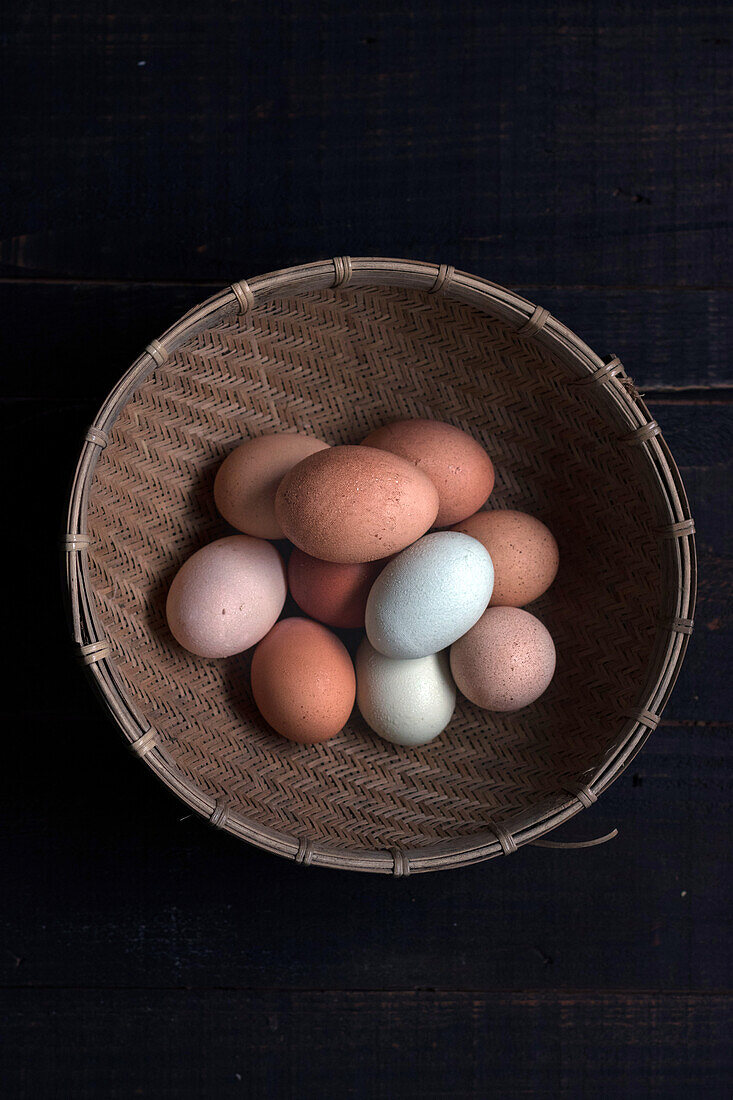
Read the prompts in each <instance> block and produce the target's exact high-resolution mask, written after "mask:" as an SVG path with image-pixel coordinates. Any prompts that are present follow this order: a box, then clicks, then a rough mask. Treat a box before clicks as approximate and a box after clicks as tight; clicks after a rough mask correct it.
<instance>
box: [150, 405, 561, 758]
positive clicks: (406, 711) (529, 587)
mask: <svg viewBox="0 0 733 1100" xmlns="http://www.w3.org/2000/svg"><path fill="white" fill-rule="evenodd" d="M493 486H494V467H493V464H492V462H491V459H490V458H489V456H488V455H487V454H486V452H485V451H484V449H483V448H482V447H481V446H480V445H479V444H478V443H477V442H476V440H474V439H473V438H472V437H471V436H469V435H467V434H466V433H465V432H463V431H461V430H460V429H458V428H455V427H453V426H452V425H449V424H444V423H441V422H439V421H429V420H401V421H397V422H396V423H393V424H388V425H385V426H384V427H381V428H378V429H376V430H375V431H373V432H371V433H370V434H369V435H368V436H367V437H366V439H365V440H364V441H363V443H362V444H360V445H358V446H336V447H330V446H329V445H328V444H327V443H324V442H323V441H322V440H319V439H314V438H311V437H310V436H305V435H299V434H295V433H282V434H271V435H261V436H258V437H256V438H253V439H248V440H246V441H245V442H243V443H241V444H240V445H239V446H238V447H236V449H235V450H234V451H232V452H231V454H229V455H228V457H227V458H226V459H225V460H224V462H223V463H222V465H221V466H220V468H219V470H218V472H217V475H216V480H215V483H214V499H215V502H216V506H217V508H218V510H219V512H220V513H221V515H222V516H223V518H224V519H225V520H226V521H227V522H228V523H229V524H231V526H232V527H234V528H235V529H236V530H237V531H239V532H241V533H240V534H234V535H229V536H227V537H225V538H221V539H218V540H217V541H215V542H212V543H210V544H209V545H208V546H204V547H203V548H202V549H200V550H198V551H197V552H196V553H195V554H193V555H192V556H191V557H190V558H189V559H188V560H187V561H186V562H184V564H183V565H182V566H181V568H180V570H179V571H178V573H177V574H176V576H175V578H174V580H173V583H172V585H171V587H170V590H169V593H168V600H167V605H166V614H167V618H168V625H169V627H170V630H171V632H172V634H173V636H174V637H175V639H176V640H177V641H178V642H179V644H180V645H182V646H183V647H184V648H186V649H187V650H189V651H190V652H192V653H195V654H197V655H199V656H201V657H207V658H221V657H231V656H233V655H234V654H238V653H242V652H244V651H245V650H248V649H250V648H251V647H252V646H256V648H255V650H254V654H253V656H252V662H251V672H250V675H251V686H252V695H253V697H254V700H255V703H256V704H257V706H258V708H259V710H260V712H261V714H262V716H263V718H264V719H265V720H266V721H267V722H268V723H269V725H270V726H271V727H272V728H273V729H274V730H276V731H277V732H278V733H279V734H282V736H284V737H286V738H288V739H289V740H291V741H296V742H299V743H301V744H316V743H318V742H322V741H326V740H328V739H329V738H331V737H334V736H335V735H336V734H337V733H338V732H339V731H340V730H341V729H342V728H343V727H344V725H345V724H346V722H347V721H348V719H349V716H350V714H351V711H352V709H353V706H354V702H356V704H357V706H358V708H359V711H360V712H361V715H362V717H363V718H364V720H365V721H366V722H367V724H368V725H369V726H370V727H371V728H372V729H373V730H374V731H375V732H376V733H377V734H379V736H380V737H383V738H384V739H385V740H387V741H391V742H393V743H394V744H397V745H423V744H426V743H427V742H429V741H432V740H433V739H434V738H436V737H437V736H438V735H439V734H440V733H441V732H442V731H443V730H444V729H445V728H446V726H447V725H448V723H449V722H450V720H451V717H452V715H453V711H454V709H455V705H456V688H458V689H459V690H460V691H461V692H462V693H463V695H465V696H466V698H467V699H469V700H471V702H473V703H474V704H476V705H477V706H479V707H484V708H486V709H487V710H492V711H514V710H518V709H520V708H521V707H524V706H527V705H528V704H529V703H531V702H533V701H534V700H535V699H537V698H538V697H539V696H540V695H541V694H542V693H543V692H544V691H545V690H546V688H547V687H548V685H549V683H550V681H551V679H552V676H553V673H554V671H555V647H554V645H553V642H552V638H551V636H550V634H549V632H548V631H547V629H546V627H545V626H544V625H543V624H542V623H541V622H540V621H539V619H537V618H535V616H534V615H531V614H530V613H529V612H528V611H525V610H523V607H524V605H526V604H528V603H531V602H532V601H533V600H535V599H537V598H538V596H540V595H542V593H543V592H545V591H546V589H547V588H548V587H549V586H550V584H552V581H553V580H554V578H555V574H556V572H557V567H558V551H557V544H556V542H555V539H554V538H553V536H552V534H551V533H550V531H549V530H548V529H547V527H545V525H544V524H543V523H541V522H540V521H539V520H538V519H536V518H535V517H533V516H530V515H526V514H524V513H522V512H516V511H506V510H494V511H491V510H482V509H483V506H484V505H485V504H486V501H487V500H488V498H489V496H490V494H491V491H492V489H493ZM436 528H437V529H436ZM282 539H287V540H289V542H290V543H291V544H292V549H291V553H290V557H289V559H288V563H287V566H286V564H285V561H284V558H283V556H282V555H281V553H280V550H279V549H278V548H277V547H276V546H274V545H273V543H272V541H268V540H275V541H279V540H282ZM288 590H289V591H290V594H291V596H292V598H293V599H294V601H295V603H296V604H297V605H298V607H299V608H300V609H301V610H302V611H303V612H304V614H305V616H308V618H306V617H290V618H284V619H279V616H280V614H281V613H282V610H283V607H284V605H285V600H286V597H287V594H288ZM354 629H363V630H365V636H364V637H363V638H362V639H361V641H360V644H359V645H358V649H357V650H356V659H355V661H354V662H352V659H351V656H350V654H349V651H348V649H347V648H346V646H345V645H344V642H343V640H342V639H341V638H340V637H339V636H338V634H336V633H335V632H334V631H335V630H347V631H348V630H352V631H353V630H354ZM352 637H353V636H352Z"/></svg>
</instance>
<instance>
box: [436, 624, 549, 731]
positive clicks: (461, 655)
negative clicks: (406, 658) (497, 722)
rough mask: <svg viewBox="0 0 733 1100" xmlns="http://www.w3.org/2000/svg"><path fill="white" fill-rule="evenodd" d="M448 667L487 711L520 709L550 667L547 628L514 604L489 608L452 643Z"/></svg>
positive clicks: (535, 695) (545, 680) (544, 684)
mask: <svg viewBox="0 0 733 1100" xmlns="http://www.w3.org/2000/svg"><path fill="white" fill-rule="evenodd" d="M450 666H451V672H452V673H453V679H454V680H455V682H456V685H457V687H458V690H459V691H461V692H463V694H464V695H465V696H466V698H467V699H470V700H471V702H472V703H475V704H476V706H479V707H484V708H485V709H486V710H496V711H513V710H520V709H521V707H526V706H528V705H529V704H530V703H533V702H534V701H535V699H539V697H540V695H542V693H543V692H544V691H546V690H547V688H548V686H549V684H550V681H551V680H552V677H553V675H554V672H555V645H554V643H553V641H552V638H551V637H550V632H549V631H548V630H547V628H546V627H545V626H544V625H543V624H542V623H541V622H540V621H539V619H536V618H535V617H534V615H530V613H529V611H522V609H521V608H519V607H489V608H487V609H486V611H484V613H483V615H482V616H481V618H480V619H479V621H478V622H477V623H476V625H475V626H472V627H471V629H470V630H469V631H468V633H467V634H464V635H463V637H462V638H459V639H458V641H457V642H454V643H453V645H452V646H451V651H450Z"/></svg>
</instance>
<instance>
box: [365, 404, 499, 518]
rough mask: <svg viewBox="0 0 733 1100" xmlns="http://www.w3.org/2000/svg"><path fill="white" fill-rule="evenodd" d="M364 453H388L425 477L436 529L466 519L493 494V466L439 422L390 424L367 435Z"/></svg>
mask: <svg viewBox="0 0 733 1100" xmlns="http://www.w3.org/2000/svg"><path fill="white" fill-rule="evenodd" d="M364 444H366V445H367V446H369V447H381V448H382V450H385V451H392V453H393V454H396V455H400V456H401V457H402V458H405V459H407V460H408V461H409V462H412V463H414V464H415V466H417V468H418V469H419V470H422V471H423V472H424V473H426V474H427V475H428V477H429V478H430V480H431V481H432V482H433V484H434V485H435V487H436V489H437V490H438V496H439V498H440V504H439V507H438V514H437V516H436V517H435V526H436V527H449V526H450V525H451V524H453V523H456V522H457V521H458V520H461V519H464V518H465V517H466V516H470V515H471V514H472V513H473V512H475V511H476V510H477V509H478V508H480V507H481V506H482V505H483V504H484V503H485V502H486V500H487V499H488V497H489V495H490V493H491V490H492V489H493V488H494V464H493V462H492V461H491V459H490V458H489V456H488V455H487V453H486V451H485V450H484V449H483V447H482V446H481V444H480V443H478V442H477V441H476V440H475V439H474V438H473V436H470V435H468V434H467V432H464V431H461V429H460V428H456V427H454V426H453V425H452V424H444V423H442V422H441V421H440V420H395V421H394V422H393V423H392V424H385V425H384V427H382V428H377V429H376V430H375V431H373V432H370V433H369V435H368V436H367V437H366V439H365V440H364Z"/></svg>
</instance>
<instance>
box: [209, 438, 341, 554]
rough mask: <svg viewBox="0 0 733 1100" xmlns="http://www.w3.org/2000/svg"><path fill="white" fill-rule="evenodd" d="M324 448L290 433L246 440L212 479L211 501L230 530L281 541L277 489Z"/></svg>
mask: <svg viewBox="0 0 733 1100" xmlns="http://www.w3.org/2000/svg"><path fill="white" fill-rule="evenodd" d="M327 447H328V443H324V442H323V440H322V439H314V438H313V437H311V436H308V435H297V434H296V433H294V432H281V433H278V434H274V433H273V434H269V435H258V436H255V438H254V439H246V440H245V441H244V443H240V444H239V446H238V447H235V448H234V450H233V451H232V452H231V453H230V454H228V455H227V457H226V458H225V459H224V461H223V462H222V464H221V466H220V467H219V469H218V471H217V474H216V478H215V479H214V501H215V503H216V507H217V508H218V509H219V512H220V513H221V515H222V516H223V517H224V519H225V520H226V521H227V523H231V525H232V527H236V528H237V530H238V531H244V533H245V534H246V535H256V536H257V537H258V538H262V539H281V538H283V537H284V536H283V532H282V528H281V527H280V524H279V523H278V520H277V516H276V515H275V494H276V493H277V487H278V485H279V484H280V482H281V481H282V479H283V478H284V477H285V474H286V473H287V472H288V470H291V469H292V468H293V466H295V465H296V464H297V463H298V462H301V461H302V460H303V459H304V458H307V456H308V455H311V454H315V452H316V451H323V450H325V449H326V448H327Z"/></svg>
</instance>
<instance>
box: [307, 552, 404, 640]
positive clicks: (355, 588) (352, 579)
mask: <svg viewBox="0 0 733 1100" xmlns="http://www.w3.org/2000/svg"><path fill="white" fill-rule="evenodd" d="M385 565H386V561H376V562H375V561H367V562H352V563H350V564H343V563H339V562H335V561H321V559H320V558H312V557H311V556H310V554H306V553H304V551H302V550H299V549H298V547H297V546H296V547H295V548H294V549H293V552H292V554H291V555H290V561H289V562H288V587H289V588H290V594H291V596H292V597H293V599H294V600H295V602H296V603H297V605H298V607H300V608H301V609H302V610H303V611H305V613H306V615H310V616H311V617H312V618H314V619H318V621H319V622H322V623H328V625H329V626H339V627H343V628H345V629H349V628H355V627H360V626H362V627H363V626H364V612H365V610H366V602H367V596H368V595H369V590H370V588H371V587H372V585H373V584H374V582H375V580H376V579H377V577H378V576H379V574H380V573H381V571H382V569H383V568H384V566H385Z"/></svg>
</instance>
